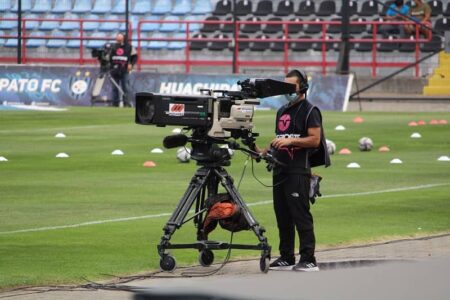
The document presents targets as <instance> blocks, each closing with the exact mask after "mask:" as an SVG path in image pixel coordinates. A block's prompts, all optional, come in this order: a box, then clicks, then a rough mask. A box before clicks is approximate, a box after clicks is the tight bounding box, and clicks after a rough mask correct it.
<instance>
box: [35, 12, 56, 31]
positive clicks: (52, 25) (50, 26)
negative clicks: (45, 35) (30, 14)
mask: <svg viewBox="0 0 450 300" xmlns="http://www.w3.org/2000/svg"><path fill="white" fill-rule="evenodd" d="M58 18H60V16H58V15H53V14H51V15H47V16H46V17H45V21H42V23H41V25H40V26H39V30H44V31H45V30H55V29H58V28H59V25H60V22H59V21H51V20H52V19H58Z"/></svg>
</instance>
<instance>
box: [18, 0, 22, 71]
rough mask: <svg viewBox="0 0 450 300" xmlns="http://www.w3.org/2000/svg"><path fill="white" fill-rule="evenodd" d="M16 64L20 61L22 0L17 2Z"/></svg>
mask: <svg viewBox="0 0 450 300" xmlns="http://www.w3.org/2000/svg"><path fill="white" fill-rule="evenodd" d="M17 9H18V12H17V64H21V63H22V0H19V2H17Z"/></svg>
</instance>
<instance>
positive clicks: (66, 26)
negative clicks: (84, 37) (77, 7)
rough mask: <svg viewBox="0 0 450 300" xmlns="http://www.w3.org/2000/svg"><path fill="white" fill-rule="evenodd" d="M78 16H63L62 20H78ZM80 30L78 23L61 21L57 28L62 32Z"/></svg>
mask: <svg viewBox="0 0 450 300" xmlns="http://www.w3.org/2000/svg"><path fill="white" fill-rule="evenodd" d="M78 18H79V17H78V15H76V14H66V15H65V16H64V19H67V20H69V19H78ZM79 29H80V22H78V21H63V22H61V26H60V27H59V30H63V31H71V30H79Z"/></svg>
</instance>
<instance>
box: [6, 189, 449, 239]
mask: <svg viewBox="0 0 450 300" xmlns="http://www.w3.org/2000/svg"><path fill="white" fill-rule="evenodd" d="M448 185H450V183H435V184H424V185H416V186H408V187H399V188H392V189H386V190H378V191H370V192H359V193H345V194H334V195H325V196H322V197H321V198H322V199H324V198H342V197H357V196H368V195H376V194H384V193H395V192H403V191H412V190H422V189H429V188H434V187H440V186H448ZM269 203H272V200H266V201H259V202H253V203H248V204H247V205H248V206H259V205H265V204H269ZM171 215H172V213H160V214H154V215H143V216H136V217H127V218H117V219H109V220H98V221H89V222H83V223H79V224H72V225H60V226H46V227H37V228H28V229H19V230H12V231H0V235H8V234H17V233H27V232H38V231H50V230H59V229H68V228H78V227H84V226H92V225H99V224H105V223H116V222H127V221H135V220H142V219H155V218H160V217H168V216H171Z"/></svg>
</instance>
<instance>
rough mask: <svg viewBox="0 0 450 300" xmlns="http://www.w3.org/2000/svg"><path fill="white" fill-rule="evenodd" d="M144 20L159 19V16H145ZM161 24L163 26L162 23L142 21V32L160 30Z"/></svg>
mask: <svg viewBox="0 0 450 300" xmlns="http://www.w3.org/2000/svg"><path fill="white" fill-rule="evenodd" d="M143 20H144V21H158V20H159V17H157V16H150V17H145V18H144V19H143ZM160 26H161V24H160V23H141V31H142V32H149V31H158V29H159V27H160Z"/></svg>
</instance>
